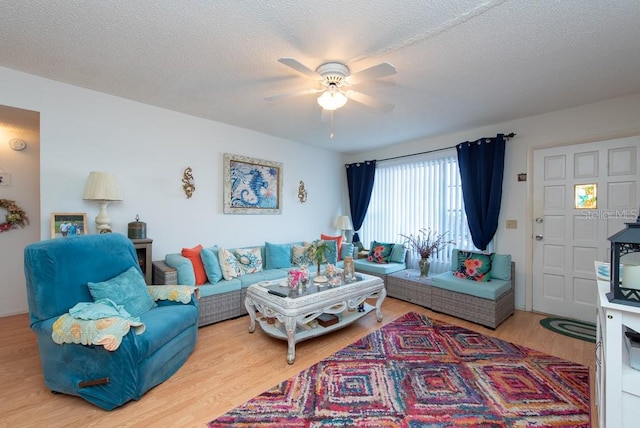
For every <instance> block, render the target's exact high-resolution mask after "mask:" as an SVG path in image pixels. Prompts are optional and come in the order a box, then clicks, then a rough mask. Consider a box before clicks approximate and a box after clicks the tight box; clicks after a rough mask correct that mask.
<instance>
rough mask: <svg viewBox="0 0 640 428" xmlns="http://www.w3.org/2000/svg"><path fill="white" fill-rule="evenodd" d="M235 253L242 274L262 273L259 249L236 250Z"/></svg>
mask: <svg viewBox="0 0 640 428" xmlns="http://www.w3.org/2000/svg"><path fill="white" fill-rule="evenodd" d="M235 252H236V259H237V260H238V263H239V264H240V269H241V270H242V274H245V273H255V272H260V271H262V251H261V250H260V247H256V248H238V249H236V250H235Z"/></svg>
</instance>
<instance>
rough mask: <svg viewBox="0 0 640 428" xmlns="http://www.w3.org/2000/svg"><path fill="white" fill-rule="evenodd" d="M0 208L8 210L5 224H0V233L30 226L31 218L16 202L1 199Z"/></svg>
mask: <svg viewBox="0 0 640 428" xmlns="http://www.w3.org/2000/svg"><path fill="white" fill-rule="evenodd" d="M0 208H4V209H5V210H7V215H6V216H5V222H4V223H0V233H2V232H6V231H7V230H10V229H17V228H18V226H20V227H25V226H26V225H27V224H29V218H28V217H27V213H25V212H24V210H23V209H22V208H20V207H19V206H18V205H16V202H15V201H12V200H9V199H0Z"/></svg>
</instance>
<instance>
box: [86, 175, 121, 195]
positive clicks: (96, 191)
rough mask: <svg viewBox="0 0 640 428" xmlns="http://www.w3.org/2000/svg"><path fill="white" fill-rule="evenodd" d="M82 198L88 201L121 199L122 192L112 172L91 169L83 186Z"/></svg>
mask: <svg viewBox="0 0 640 428" xmlns="http://www.w3.org/2000/svg"><path fill="white" fill-rule="evenodd" d="M82 199H87V200H90V201H121V200H122V193H121V192H120V186H118V181H117V180H116V178H115V176H114V175H113V174H110V173H108V172H101V171H91V172H90V173H89V178H88V179H87V184H86V185H85V187H84V195H83V196H82Z"/></svg>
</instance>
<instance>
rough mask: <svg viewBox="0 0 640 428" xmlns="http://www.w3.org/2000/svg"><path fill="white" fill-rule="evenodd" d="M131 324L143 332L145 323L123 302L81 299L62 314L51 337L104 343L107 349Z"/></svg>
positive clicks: (118, 341)
mask: <svg viewBox="0 0 640 428" xmlns="http://www.w3.org/2000/svg"><path fill="white" fill-rule="evenodd" d="M131 328H133V331H134V332H135V333H136V334H142V333H144V330H145V325H144V324H143V323H141V322H140V319H139V318H137V317H136V318H134V317H132V316H131V315H130V314H129V313H128V312H127V311H126V310H124V308H123V307H122V306H121V305H117V304H115V303H114V302H113V301H111V300H110V299H100V300H97V301H95V302H81V303H78V304H76V305H75V306H74V307H73V308H71V309H69V313H67V314H64V315H62V316H60V317H59V318H58V319H57V320H56V322H55V323H53V331H52V332H51V338H52V339H53V341H54V342H55V343H57V344H63V343H79V344H82V345H102V346H104V348H105V349H106V350H108V351H115V350H116V349H118V347H119V346H120V344H121V343H122V338H123V337H124V336H125V335H126V334H127V333H129V330H130V329H131Z"/></svg>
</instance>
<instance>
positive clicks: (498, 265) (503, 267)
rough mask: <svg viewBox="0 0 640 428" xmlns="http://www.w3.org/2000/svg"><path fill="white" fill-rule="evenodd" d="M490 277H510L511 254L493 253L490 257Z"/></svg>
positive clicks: (506, 278) (507, 279)
mask: <svg viewBox="0 0 640 428" xmlns="http://www.w3.org/2000/svg"><path fill="white" fill-rule="evenodd" d="M491 278H495V279H503V280H505V281H509V280H510V279H511V256H510V255H505V254H494V255H493V259H491Z"/></svg>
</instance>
